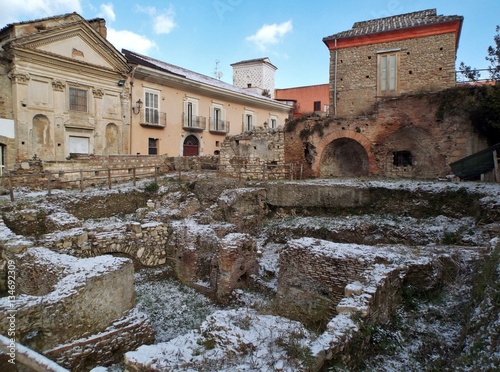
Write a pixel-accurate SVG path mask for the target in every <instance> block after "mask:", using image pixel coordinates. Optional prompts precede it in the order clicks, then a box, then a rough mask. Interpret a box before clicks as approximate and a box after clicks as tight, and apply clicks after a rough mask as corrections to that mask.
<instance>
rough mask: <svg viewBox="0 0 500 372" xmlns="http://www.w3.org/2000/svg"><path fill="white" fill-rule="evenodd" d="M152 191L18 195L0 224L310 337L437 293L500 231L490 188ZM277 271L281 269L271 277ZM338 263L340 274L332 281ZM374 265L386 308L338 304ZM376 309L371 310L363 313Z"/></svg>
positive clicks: (368, 185) (223, 186) (376, 185)
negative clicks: (298, 328) (170, 281)
mask: <svg viewBox="0 0 500 372" xmlns="http://www.w3.org/2000/svg"><path fill="white" fill-rule="evenodd" d="M159 183H160V189H159V191H158V193H147V192H145V191H144V188H141V187H140V186H139V187H138V188H132V189H130V188H127V187H123V188H117V189H115V190H113V191H102V190H101V191H96V192H94V193H85V194H79V193H77V192H61V193H57V194H56V195H54V196H52V197H34V198H32V197H29V195H27V196H26V197H25V198H19V201H18V202H16V203H10V202H3V204H2V210H1V212H2V217H3V221H4V224H5V225H6V226H7V227H8V228H9V229H10V230H11V231H12V232H13V233H15V234H17V235H19V236H23V237H24V238H25V239H27V240H28V241H29V242H31V243H32V245H33V246H43V247H47V248H49V249H51V250H53V251H56V252H59V253H65V254H70V255H73V256H76V257H82V258H85V257H93V256H98V255H101V254H113V255H118V256H124V257H130V258H132V259H133V260H134V262H135V263H136V264H137V265H136V268H137V267H148V266H149V267H155V266H158V267H165V265H167V266H169V267H170V268H171V275H172V276H174V277H175V278H176V279H177V280H180V281H181V282H182V283H184V284H187V285H189V286H191V287H193V288H195V289H196V290H198V291H199V292H201V293H204V294H206V295H208V296H210V297H212V298H213V299H215V300H216V301H217V302H218V303H220V304H225V303H233V306H234V304H235V302H234V301H235V299H236V298H238V297H239V296H236V297H235V291H236V293H240V292H239V291H241V290H243V291H246V290H248V289H249V288H254V289H257V291H260V292H265V293H268V294H271V297H272V298H274V297H276V305H275V306H274V307H273V311H274V313H275V314H276V315H283V316H287V317H289V318H291V319H299V320H301V321H305V322H306V324H307V322H309V326H311V325H314V326H315V327H316V326H318V325H319V326H320V328H317V330H320V332H325V330H328V329H329V328H328V327H329V326H327V324H328V323H329V321H330V319H332V318H335V317H336V316H338V315H339V314H340V313H344V314H350V313H351V312H352V314H354V313H357V312H359V311H360V310H359V309H364V308H365V307H366V306H368V309H369V310H367V312H366V314H365V316H367V317H368V318H366V319H369V320H370V321H381V320H382V319H383V320H388V319H390V316H391V313H393V312H394V311H395V309H396V307H397V306H396V305H397V303H398V302H401V297H402V290H403V289H402V288H403V286H406V287H408V286H409V285H410V286H414V287H417V286H415V284H416V283H420V284H422V285H421V286H420V287H419V288H417V289H418V291H420V292H423V291H426V290H431V289H432V290H434V289H436V288H439V287H440V286H441V284H442V281H444V280H447V281H449V280H453V276H454V275H456V274H457V273H456V270H454V269H453V265H454V262H455V260H463V261H469V262H474V261H477V260H480V259H481V257H482V256H483V255H485V254H487V252H488V250H489V249H490V247H489V245H488V244H489V242H490V241H491V239H493V238H494V237H496V236H498V232H499V229H498V222H499V221H500V217H499V216H500V206H499V195H500V191H499V190H498V187H496V186H495V185H488V184H460V183H452V182H424V181H420V182H411V181H404V182H402V181H401V182H400V181H393V182H391V181H387V182H384V181H366V180H365V181H360V180H312V181H303V182H269V183H265V182H247V183H238V182H237V181H235V180H231V179H227V180H225V179H219V180H217V179H195V180H191V181H186V182H173V181H172V180H169V179H164V180H161V181H160V182H159ZM304 239H306V240H304ZM307 239H310V240H307ZM7 240H8V239H7ZM27 245H28V246H29V244H27ZM315 245H317V246H318V247H319V246H321V247H322V248H321V250H320V251H318V252H321V253H320V254H319V255H317V253H315V254H316V256H314V255H312V256H311V251H310V247H314V246H315ZM2 249H4V250H8V249H9V243H8V242H6V241H4V244H2ZM344 249H348V250H350V252H348V253H346V256H342V257H341V258H339V259H337V258H335V259H334V261H331V260H332V254H333V253H332V252H335V253H334V255H338V254H339V252H340V251H342V250H344ZM284 252H287V254H284ZM328 252H330V253H328ZM353 252H357V253H355V254H354V253H353ZM396 256H397V258H395V257H396ZM417 256H418V257H420V258H421V257H429V260H430V262H426V263H418V264H417V265H415V266H412V267H411V268H410V269H408V268H402V266H401V265H402V262H404V261H405V260H408V261H411V260H414V261H417V260H416V258H415V257H417ZM361 257H363V258H362V259H363V260H364V261H366V262H365V263H364V264H363V265H361V266H359V269H357V271H356V270H354V271H353V270H351V271H353V272H355V273H356V275H352V276H351V275H350V274H351V273H350V270H349V265H351V266H350V267H351V268H353V267H356V264H354V262H358V261H359V260H360V259H361ZM368 257H371V258H368ZM431 257H432V259H431ZM445 257H452V259H444V258H445ZM280 260H281V261H280ZM350 260H353V261H352V262H353V263H352V264H349V262H351V261H350ZM305 262H307V265H309V266H308V267H307V268H304V265H305ZM323 262H330V263H329V264H327V265H326V266H322V264H323ZM319 263H322V264H319ZM346 264H347V265H348V267H345V265H346ZM280 265H281V267H285V266H286V267H287V270H281V272H280V270H279V266H280ZM294 265H298V266H296V269H294V267H295V266H294ZM336 265H340V266H338V267H339V269H337V271H333V272H332V273H330V272H329V270H330V268H332V267H336ZM380 265H385V267H386V268H391V270H392V271H391V272H394V273H396V272H398V273H399V274H398V275H399V276H400V277H402V278H404V280H403V281H401V282H397V280H396V279H394V280H392V282H391V283H390V284H384V285H383V286H386V287H388V288H389V289H388V292H387V293H388V296H389V297H391V298H392V299H393V300H394V301H395V305H394V306H393V305H391V306H387V304H386V303H385V302H384V301H383V300H380V298H378V297H377V298H375V299H374V300H373V302H370V304H369V305H363V306H365V307H363V306H361V307H360V306H358V305H356V306H351V305H346V302H345V300H343V298H344V296H346V294H345V293H344V292H345V288H348V287H349V286H350V285H352V283H358V282H364V283H365V284H366V283H368V282H369V281H370V280H373V279H368V277H370V275H371V274H369V273H370V272H371V271H372V270H374V269H375V268H376V269H377V270H378V269H380ZM340 267H342V269H340ZM294 270H296V271H294ZM342 270H345V271H342ZM335 272H337V273H339V272H342V273H343V274H341V275H342V276H343V279H342V280H339V281H337V282H335V283H333V282H331V281H329V279H325V277H331V276H332V275H333V276H335V275H336V274H335ZM339 275H340V274H339ZM387 275H388V274H387ZM391 275H395V274H390V275H389V277H391ZM398 275H396V277H397V276H398ZM433 275H434V276H435V277H433V278H432V280H424V279H428V277H429V276H433ZM396 282H397V283H396ZM356 285H357V284H354V286H355V287H356ZM363 285H364V284H363ZM363 285H362V286H363ZM379 285H380V284H377V285H376V287H377V286H379ZM391 286H392V287H391ZM239 288H240V289H239ZM377 288H378V287H377ZM360 291H361V292H360V294H359V295H360V296H361V297H362V296H363V293H364V292H363V290H360ZM355 292H356V291H355ZM377 293H378V292H377ZM289 294H293V296H292V295H289ZM352 296H354V295H352ZM377 296H380V295H379V294H377ZM354 297H355V296H354ZM354 297H352V298H354ZM297 301H298V303H300V304H306V305H307V306H302V305H301V306H299V309H298V310H299V312H298V313H297V312H296V311H297V309H293V312H295V313H291V311H290V310H291V309H292V307H293V306H290V304H291V303H293V302H297ZM325 306H326V307H325ZM377 306H378V307H379V310H380V309H381V310H380V311H378V310H373V309H372V308H371V307H377ZM351 307H352V309H351ZM318 309H319V310H318ZM322 309H323V310H322ZM325 309H327V310H325ZM328 309H329V310H328ZM346 309H347V310H346ZM301 311H302V312H301ZM374 313H376V315H373V314H374ZM380 313H383V314H382V315H380ZM311 314H312V315H311ZM322 337H326V336H324V334H323V336H322ZM328 353H330V354H332V353H335V351H334V350H333V349H330V350H329V351H327V352H326V351H321V352H319V351H318V354H315V355H316V356H317V358H319V359H318V360H320V361H321V362H318V364H317V365H322V364H323V363H324V362H325V361H327V360H329V358H330V359H331V355H328ZM136 362H137V361H134V358H133V357H131V358H129V364H128V365H127V366H128V368H132V367H130V366H131V365H134V366H135V367H133V368H139V369H140V368H141V365H140V364H138V365H137V364H134V363H136ZM162 368H163V367H162Z"/></svg>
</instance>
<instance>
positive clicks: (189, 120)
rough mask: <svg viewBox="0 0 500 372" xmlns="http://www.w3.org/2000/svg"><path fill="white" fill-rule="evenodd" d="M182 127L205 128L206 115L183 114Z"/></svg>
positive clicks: (191, 128) (187, 128)
mask: <svg viewBox="0 0 500 372" xmlns="http://www.w3.org/2000/svg"><path fill="white" fill-rule="evenodd" d="M182 127H183V128H184V129H186V130H205V128H206V127H207V118H206V117H204V116H189V115H187V114H185V113H184V114H182Z"/></svg>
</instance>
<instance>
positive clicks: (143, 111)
mask: <svg viewBox="0 0 500 372" xmlns="http://www.w3.org/2000/svg"><path fill="white" fill-rule="evenodd" d="M122 52H123V54H124V55H125V57H126V58H127V60H128V61H129V64H130V65H131V68H132V72H131V73H130V78H129V86H130V92H131V105H132V107H131V124H132V125H131V132H130V142H131V153H132V154H141V155H144V154H167V155H169V156H193V155H214V154H219V151H220V149H221V145H222V142H223V141H224V138H225V137H226V135H235V134H240V133H242V132H245V131H250V130H253V129H255V128H257V127H268V128H278V127H280V126H282V125H283V124H284V122H285V119H287V118H288V114H289V110H290V107H289V106H287V105H285V104H283V103H280V102H278V101H275V100H273V99H271V98H268V97H265V96H263V95H262V94H259V93H255V92H252V91H249V90H246V89H243V88H241V87H237V86H235V85H231V84H228V83H225V82H223V81H221V80H218V79H215V78H212V77H209V76H205V75H201V74H198V73H196V72H193V71H190V70H186V69H184V68H181V67H178V66H174V65H171V64H168V63H166V62H162V61H159V60H156V59H153V58H150V57H147V56H144V55H140V54H137V53H134V52H132V51H129V50H122Z"/></svg>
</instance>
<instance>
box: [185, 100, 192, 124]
mask: <svg viewBox="0 0 500 372" xmlns="http://www.w3.org/2000/svg"><path fill="white" fill-rule="evenodd" d="M186 115H187V123H186V124H187V126H188V127H192V126H193V102H188V103H187V113H186Z"/></svg>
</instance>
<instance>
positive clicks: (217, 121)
mask: <svg viewBox="0 0 500 372" xmlns="http://www.w3.org/2000/svg"><path fill="white" fill-rule="evenodd" d="M221 121H222V110H221V109H220V108H218V107H215V108H214V130H220V128H221V126H222V123H221Z"/></svg>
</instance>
